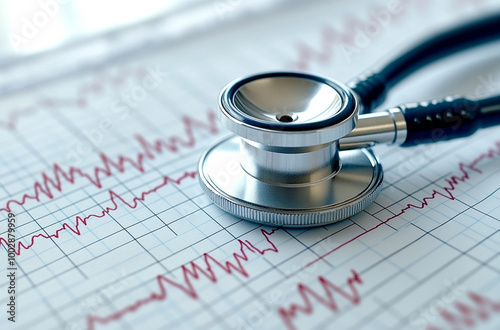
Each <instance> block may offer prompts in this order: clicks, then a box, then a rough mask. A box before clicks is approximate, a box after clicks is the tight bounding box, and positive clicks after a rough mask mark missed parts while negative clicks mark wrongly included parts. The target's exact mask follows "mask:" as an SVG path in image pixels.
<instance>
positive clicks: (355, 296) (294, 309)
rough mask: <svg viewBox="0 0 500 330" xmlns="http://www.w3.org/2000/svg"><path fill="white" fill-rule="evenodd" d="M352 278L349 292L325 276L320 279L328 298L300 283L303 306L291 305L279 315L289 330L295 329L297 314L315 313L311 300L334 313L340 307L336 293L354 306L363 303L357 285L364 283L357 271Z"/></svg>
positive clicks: (280, 309)
mask: <svg viewBox="0 0 500 330" xmlns="http://www.w3.org/2000/svg"><path fill="white" fill-rule="evenodd" d="M351 272H352V277H349V278H348V279H347V287H348V288H349V291H350V293H349V292H346V291H344V290H342V289H341V288H340V287H339V286H337V285H335V284H333V283H332V282H330V281H329V280H328V279H326V278H324V277H323V276H320V277H318V281H319V283H320V284H321V287H322V289H323V291H324V293H325V294H326V298H325V297H323V296H322V295H320V294H318V293H317V292H316V291H314V290H313V289H311V288H310V287H309V286H307V285H305V284H302V283H299V284H298V285H297V290H298V291H299V296H300V298H302V301H303V305H300V304H295V303H294V304H291V305H290V307H289V308H283V307H281V308H279V309H278V313H279V314H280V316H281V319H282V320H283V322H284V323H285V325H286V327H287V328H288V329H295V325H294V324H293V320H292V319H293V318H294V317H295V316H296V315H297V313H299V312H300V313H303V314H311V313H312V312H313V311H314V305H313V302H312V300H311V299H314V300H316V301H318V302H319V303H321V304H322V305H323V306H326V307H327V308H328V309H330V310H331V311H333V312H337V311H338V309H339V307H338V304H337V302H336V300H335V297H334V293H336V294H337V295H340V296H342V297H344V298H345V299H346V300H348V301H349V302H350V303H352V304H353V305H357V304H359V302H360V301H361V297H360V296H359V293H358V290H357V289H356V284H362V283H363V281H362V280H361V278H360V277H359V275H358V273H356V271H354V270H351Z"/></svg>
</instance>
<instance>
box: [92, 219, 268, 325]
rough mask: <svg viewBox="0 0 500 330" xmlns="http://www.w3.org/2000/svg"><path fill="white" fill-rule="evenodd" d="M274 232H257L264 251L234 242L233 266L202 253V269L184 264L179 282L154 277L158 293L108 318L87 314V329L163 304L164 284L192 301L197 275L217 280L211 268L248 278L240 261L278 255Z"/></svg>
mask: <svg viewBox="0 0 500 330" xmlns="http://www.w3.org/2000/svg"><path fill="white" fill-rule="evenodd" d="M275 231H276V230H272V231H271V232H267V231H265V230H264V229H261V232H262V235H263V236H264V238H265V239H266V241H267V242H268V243H269V244H270V246H271V247H269V248H266V249H264V250H259V249H258V248H257V247H255V245H253V244H252V243H250V242H249V241H248V240H245V241H243V240H241V239H239V240H238V242H239V243H240V249H239V252H234V253H233V257H234V263H232V262H231V261H226V262H220V261H218V260H217V259H215V258H214V257H212V256H211V255H210V254H208V253H204V254H203V263H204V265H203V266H199V265H198V264H197V263H195V262H194V261H191V262H190V263H189V264H187V265H182V267H181V269H182V273H183V279H184V280H183V281H182V282H181V283H179V282H176V281H174V280H172V279H170V278H168V277H166V276H163V275H158V276H157V277H156V282H157V285H158V291H156V292H153V293H151V294H150V295H149V296H147V297H146V298H142V299H138V300H137V301H136V302H135V303H133V304H132V305H129V306H127V307H125V308H123V309H121V310H120V311H118V312H116V313H113V314H111V315H108V316H105V317H100V316H94V315H89V316H88V317H87V328H88V329H89V330H93V329H95V326H96V324H103V325H104V324H107V323H109V322H112V321H117V320H119V319H121V318H122V317H124V316H125V315H126V314H129V313H132V312H135V311H137V310H138V309H140V308H141V307H143V306H145V305H148V304H150V303H152V302H155V301H163V300H166V299H167V287H166V286H167V284H168V285H170V286H172V287H174V288H176V289H179V290H181V291H182V292H183V293H184V294H186V295H187V296H188V297H190V298H192V299H194V300H196V299H197V298H198V293H197V291H196V288H195V287H194V285H193V283H192V280H199V279H200V277H201V276H203V277H205V278H207V279H208V280H210V281H211V282H212V283H214V284H215V283H217V282H218V278H217V274H216V273H215V271H214V269H213V267H214V266H217V267H218V268H219V269H221V270H222V271H223V272H225V273H227V274H234V273H239V274H240V275H242V276H244V277H247V278H248V276H249V274H248V272H247V271H246V270H245V267H244V266H243V264H242V262H243V261H248V259H249V258H248V252H251V253H254V254H260V255H264V254H266V253H267V252H275V253H277V252H278V248H277V247H276V246H275V245H274V243H273V242H271V240H270V239H269V236H271V235H272V234H274V232H275Z"/></svg>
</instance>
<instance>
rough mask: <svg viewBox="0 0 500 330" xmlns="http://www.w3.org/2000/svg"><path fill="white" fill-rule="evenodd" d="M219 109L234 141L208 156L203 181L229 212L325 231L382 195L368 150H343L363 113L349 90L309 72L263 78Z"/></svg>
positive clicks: (238, 89)
mask: <svg viewBox="0 0 500 330" xmlns="http://www.w3.org/2000/svg"><path fill="white" fill-rule="evenodd" d="M219 107H220V120H221V122H222V123H223V125H224V126H225V127H226V128H228V129H229V130H230V131H232V132H233V133H235V136H233V137H230V138H227V139H225V140H223V141H221V142H219V143H218V144H216V145H215V146H213V147H212V148H211V149H209V150H208V151H207V152H205V154H204V155H203V156H202V158H201V160H200V163H199V174H200V181H201V185H202V187H203V189H204V191H205V193H206V194H207V196H208V197H209V198H210V199H211V200H212V201H213V202H214V203H215V204H216V205H218V206H219V207H221V208H222V209H224V210H226V211H227V212H229V213H231V214H233V215H235V216H237V217H240V218H244V219H248V220H251V221H255V222H259V223H263V224H268V225H277V226H287V227H309V226H321V225H326V224H330V223H334V222H336V221H339V220H343V219H346V218H348V217H350V216H352V215H354V214H356V213H358V212H360V211H361V210H363V209H364V208H365V207H366V206H367V205H368V204H370V203H371V202H372V201H373V200H374V199H375V197H376V196H377V195H378V192H379V190H380V187H381V183H382V180H383V172H382V167H381V165H380V162H379V161H378V159H377V158H376V157H375V155H374V154H373V153H372V152H371V150H368V149H359V150H348V151H339V142H338V141H339V139H340V138H342V137H344V136H345V135H347V134H348V133H349V132H351V131H352V130H353V128H354V127H355V125H356V120H357V114H358V112H359V111H358V110H359V109H358V107H359V105H358V102H357V100H356V97H355V96H354V94H353V93H352V92H351V91H350V90H349V88H347V87H346V86H344V85H342V84H340V83H338V82H335V81H333V80H330V79H326V78H323V77H319V76H314V75H308V74H304V73H293V72H273V73H266V74H259V75H255V76H251V77H248V78H244V79H240V80H236V81H234V82H232V83H230V84H229V85H227V86H226V87H225V88H224V89H223V90H222V92H221V94H220V98H219Z"/></svg>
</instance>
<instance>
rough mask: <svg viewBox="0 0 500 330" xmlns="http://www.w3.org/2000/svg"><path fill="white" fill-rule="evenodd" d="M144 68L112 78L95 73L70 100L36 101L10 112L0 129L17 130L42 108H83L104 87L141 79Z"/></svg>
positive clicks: (0, 124)
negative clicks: (24, 120) (19, 124)
mask: <svg viewBox="0 0 500 330" xmlns="http://www.w3.org/2000/svg"><path fill="white" fill-rule="evenodd" d="M146 72H147V71H146V70H145V69H144V68H138V69H134V70H133V69H128V68H123V69H122V70H121V71H120V72H118V73H117V74H116V75H114V76H112V75H110V74H109V73H106V72H100V73H97V74H96V75H95V77H94V79H93V81H92V82H90V83H86V84H83V85H82V86H81V87H80V88H79V89H78V91H77V95H76V96H75V97H71V98H62V97H57V98H55V97H50V98H43V99H40V100H39V101H37V103H36V104H33V105H30V106H27V107H24V108H19V109H15V110H12V111H11V112H10V113H9V116H8V118H7V120H5V121H0V129H5V130H9V131H13V130H15V129H16V128H17V125H18V123H19V121H20V120H21V119H22V118H24V117H27V116H29V115H33V114H35V113H37V112H38V111H39V110H41V109H43V108H51V107H63V106H64V107H78V108H85V107H87V104H88V102H89V98H90V97H91V96H93V95H100V94H102V93H104V92H105V91H106V86H117V87H118V86H120V85H122V84H123V83H125V81H127V79H129V78H131V77H134V76H135V77H137V78H141V77H143V76H144V75H145V74H146Z"/></svg>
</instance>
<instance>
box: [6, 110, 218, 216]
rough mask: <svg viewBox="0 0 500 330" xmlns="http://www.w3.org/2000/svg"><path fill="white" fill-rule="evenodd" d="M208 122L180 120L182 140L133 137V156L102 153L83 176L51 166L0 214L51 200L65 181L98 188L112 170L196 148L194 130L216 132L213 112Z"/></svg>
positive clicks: (141, 167) (140, 167)
mask: <svg viewBox="0 0 500 330" xmlns="http://www.w3.org/2000/svg"><path fill="white" fill-rule="evenodd" d="M207 115H208V122H207V123H206V122H202V121H199V120H196V119H193V118H191V117H187V116H186V117H183V118H182V122H183V124H184V134H185V138H180V137H177V136H173V137H170V138H169V139H168V140H164V139H158V140H156V141H155V142H153V143H149V142H147V141H146V139H145V138H144V137H142V136H137V137H136V138H137V140H138V142H139V145H140V146H141V150H140V151H139V152H138V153H137V155H136V156H135V157H128V156H124V155H119V156H118V157H117V158H118V159H117V160H116V161H114V160H113V159H111V157H110V156H108V155H107V154H105V153H101V154H100V155H99V157H100V160H101V162H102V165H100V166H96V167H94V169H93V171H91V173H86V172H84V171H83V170H82V169H80V168H77V167H70V168H69V169H66V170H65V169H63V168H62V166H61V165H59V164H57V163H56V164H54V165H53V166H52V171H51V172H52V174H51V175H49V174H47V173H45V172H43V173H42V180H41V181H37V182H35V183H34V185H33V192H32V193H26V194H24V195H23V196H22V197H21V198H20V199H17V200H16V199H11V200H9V201H7V203H6V206H5V207H4V208H2V209H0V211H5V212H11V211H12V209H11V205H13V204H17V205H20V206H22V205H24V204H25V203H26V201H27V200H35V201H37V202H40V199H41V197H42V196H46V197H47V198H49V199H52V198H54V194H53V190H55V191H58V192H62V182H63V181H65V182H67V183H70V184H74V183H75V180H76V178H77V176H78V177H81V178H83V179H85V180H87V181H88V182H90V183H91V184H92V185H94V186H95V187H97V188H102V184H101V179H102V177H109V176H111V175H113V174H114V172H113V170H116V171H117V172H118V173H123V172H125V170H126V166H125V165H126V164H128V165H131V166H132V168H135V169H136V170H137V171H138V172H140V173H144V171H145V168H144V160H145V159H148V160H154V159H155V157H156V156H157V155H161V154H162V153H163V152H164V151H167V150H168V151H170V152H172V153H176V152H178V150H179V148H180V147H184V148H193V147H194V146H195V145H196V137H195V133H194V132H195V130H196V129H197V130H204V131H207V132H208V133H210V134H216V133H217V132H218V128H217V120H216V118H215V114H214V113H213V112H208V113H207Z"/></svg>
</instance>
